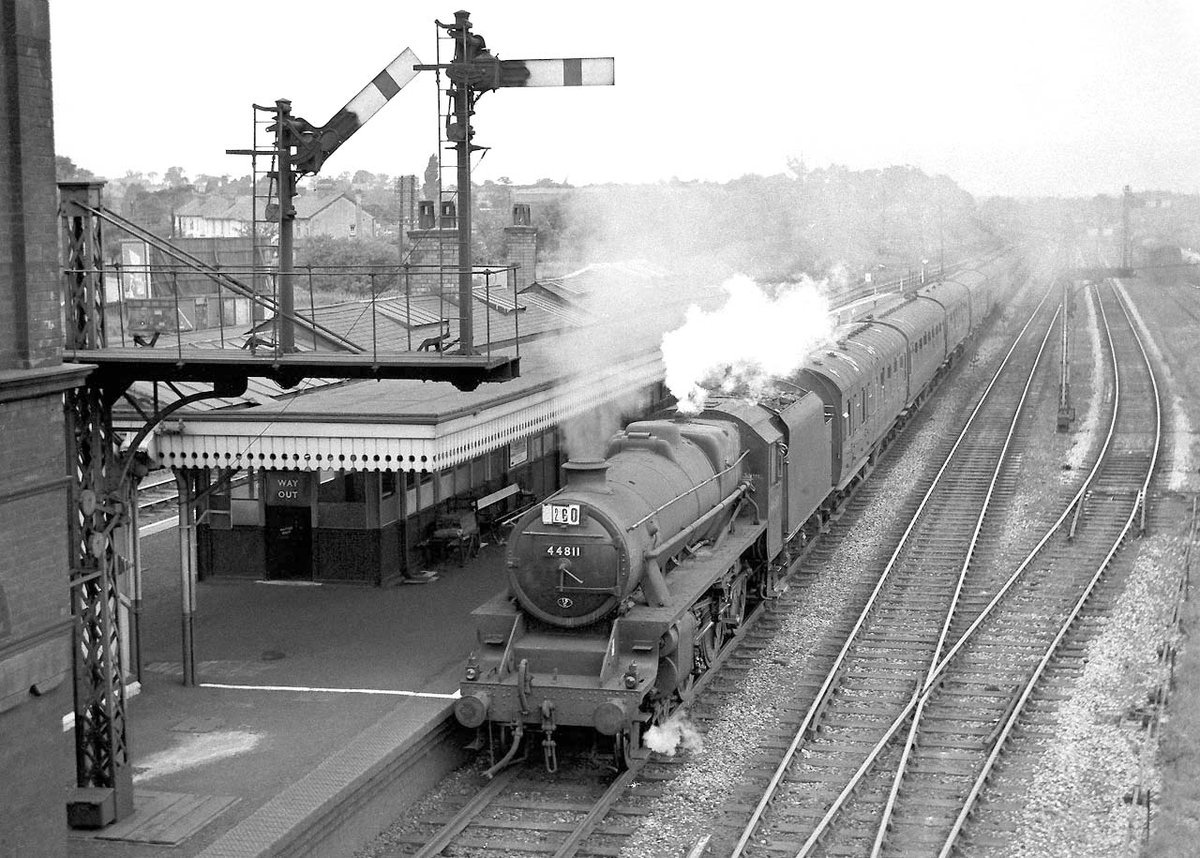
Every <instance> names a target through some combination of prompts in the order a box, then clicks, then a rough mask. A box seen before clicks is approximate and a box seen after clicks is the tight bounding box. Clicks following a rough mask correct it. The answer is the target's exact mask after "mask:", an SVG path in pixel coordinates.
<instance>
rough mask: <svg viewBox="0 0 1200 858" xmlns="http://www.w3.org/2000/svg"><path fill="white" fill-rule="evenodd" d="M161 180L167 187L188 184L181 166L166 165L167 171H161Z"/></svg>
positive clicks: (178, 186)
mask: <svg viewBox="0 0 1200 858" xmlns="http://www.w3.org/2000/svg"><path fill="white" fill-rule="evenodd" d="M163 182H164V183H166V185H167V187H168V188H182V187H185V186H187V185H189V184H190V182H188V177H187V175H186V174H185V173H184V172H183V167H168V168H167V172H165V173H163Z"/></svg>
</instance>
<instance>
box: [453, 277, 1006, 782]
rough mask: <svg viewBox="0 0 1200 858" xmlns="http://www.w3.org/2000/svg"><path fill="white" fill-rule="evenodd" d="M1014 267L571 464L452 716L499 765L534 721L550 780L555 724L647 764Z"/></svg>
mask: <svg viewBox="0 0 1200 858" xmlns="http://www.w3.org/2000/svg"><path fill="white" fill-rule="evenodd" d="M1016 269H1017V266H1016V265H1015V263H1014V261H1013V259H1012V258H1011V257H1003V256H1002V257H998V258H995V259H992V260H990V261H989V262H987V263H984V264H983V265H982V266H981V267H980V268H978V269H976V270H965V271H960V272H958V273H956V274H954V275H952V276H950V277H948V278H947V279H945V280H943V281H941V282H938V283H934V284H930V285H927V286H924V287H922V288H921V289H920V290H918V291H917V292H915V293H913V294H909V295H906V296H904V297H903V298H902V299H899V300H897V301H895V302H893V303H892V304H891V305H889V306H888V307H886V308H884V309H878V308H877V309H876V312H875V315H873V316H870V317H867V318H864V319H862V320H859V321H857V322H855V323H853V324H850V325H847V326H844V327H842V328H840V329H839V330H838V331H837V332H836V335H835V342H832V343H830V344H828V345H827V346H824V347H822V348H821V349H819V350H818V351H816V352H814V353H812V354H810V355H809V356H808V358H807V360H806V361H805V362H804V364H803V366H802V368H801V369H800V370H798V371H797V372H796V373H794V374H793V375H791V376H790V377H788V378H786V379H777V380H775V381H776V383H775V384H774V389H773V391H772V392H771V393H770V394H768V395H767V396H765V397H763V398H761V399H760V401H757V402H751V401H748V400H745V399H739V398H735V397H721V398H718V399H714V400H710V401H709V402H708V403H707V406H706V408H705V410H704V411H703V412H702V413H701V414H699V415H697V416H695V417H681V416H676V417H674V418H670V419H654V420H642V421H637V422H634V423H631V424H629V425H628V426H627V427H626V428H625V430H624V431H622V432H619V433H617V434H616V435H615V436H614V437H613V438H612V439H611V440H610V442H609V445H608V449H607V452H606V459H605V460H603V461H599V460H590V461H571V462H568V463H567V464H566V465H564V466H563V467H564V471H565V476H566V485H565V486H564V487H563V488H562V489H561V490H559V491H558V492H556V493H555V494H553V495H551V496H550V497H549V498H547V499H546V500H545V501H544V502H543V503H542V504H540V505H539V506H536V507H534V508H533V509H531V510H529V511H528V512H526V513H525V515H524V516H522V517H521V518H520V519H519V520H518V521H517V522H516V524H515V525H514V527H513V530H512V535H511V537H510V540H509V546H508V554H507V560H506V565H507V570H508V582H509V583H508V589H507V590H506V591H505V592H502V593H499V594H497V595H496V596H495V597H494V598H492V599H491V600H490V601H488V602H487V603H485V604H484V605H482V606H480V607H479V608H478V609H476V610H475V612H474V617H475V620H476V623H477V627H478V649H476V651H475V652H473V653H472V654H471V657H470V659H469V660H468V663H467V666H466V672H465V679H464V681H463V682H462V687H461V697H460V698H459V700H458V701H457V702H456V704H455V715H456V716H457V718H458V720H459V722H460V723H462V724H463V725H465V726H467V727H480V726H482V725H485V724H486V725H488V727H489V731H488V732H489V737H490V739H491V741H493V742H495V741H497V740H499V741H500V742H501V744H502V745H503V746H506V747H507V753H506V754H505V755H504V757H503V758H502V759H501V760H499V762H497V763H496V765H495V766H493V768H492V770H491V772H493V773H494V772H495V771H497V770H498V769H499V768H501V767H502V766H504V765H506V764H507V763H508V762H509V761H510V760H511V759H512V758H513V756H514V755H515V754H516V751H517V749H518V746H519V745H520V744H521V740H522V737H523V735H524V733H525V732H526V731H528V730H537V731H540V732H541V733H542V734H543V740H542V746H543V750H544V754H545V759H546V765H547V767H548V768H550V769H551V770H553V769H554V767H555V766H556V757H555V753H556V742H555V739H554V734H555V730H556V729H557V728H559V727H584V728H590V729H592V730H594V731H595V732H596V733H598V734H600V735H603V736H608V737H612V741H613V748H614V753H615V754H616V756H617V758H618V761H620V762H625V763H627V762H628V761H629V759H631V758H632V757H633V756H635V755H640V754H643V753H645V751H644V750H643V749H642V729H643V728H644V727H646V726H648V725H649V724H654V723H662V722H663V721H664V720H665V719H666V718H667V717H668V716H669V715H670V713H671V712H673V711H675V709H676V708H677V707H678V706H679V705H681V704H682V703H686V702H688V701H689V700H690V698H691V687H692V684H693V683H694V681H695V679H696V678H697V677H699V676H701V675H702V674H703V673H704V671H706V670H707V669H708V668H709V666H710V665H711V663H712V662H713V660H714V659H715V658H716V657H717V654H718V653H719V651H720V649H721V647H722V646H724V645H725V644H726V643H727V642H728V641H729V640H730V639H731V637H732V636H733V634H734V633H735V632H736V629H737V627H738V626H739V625H740V624H741V623H742V621H743V620H744V618H745V616H746V611H747V607H748V605H750V604H752V603H754V602H755V601H757V600H761V599H766V598H770V597H771V596H772V595H773V593H774V590H775V586H776V583H777V581H778V580H779V579H780V577H781V575H782V574H784V572H785V571H786V569H787V567H788V566H789V565H790V564H791V562H792V560H793V557H794V553H795V552H796V551H797V550H798V549H799V548H800V547H802V546H803V545H804V544H805V543H806V542H807V541H808V540H809V539H811V538H812V537H813V536H815V535H816V533H817V532H818V531H819V530H820V528H821V526H822V524H823V523H824V522H825V521H826V520H827V519H828V517H829V515H830V513H831V512H832V511H833V510H835V509H836V508H837V506H838V504H839V503H840V502H841V501H842V499H843V498H844V497H845V495H846V493H847V492H848V491H849V490H850V489H851V488H852V487H853V486H854V484H855V483H856V482H857V481H859V480H861V479H862V478H863V477H865V475H866V473H867V472H868V471H869V468H870V465H871V464H872V463H873V461H874V458H875V456H877V455H878V454H879V452H880V451H881V450H882V449H883V448H884V447H885V446H886V445H887V444H888V443H889V442H890V441H891V439H892V438H893V437H894V435H895V434H896V432H897V431H899V429H900V428H901V427H902V426H903V424H904V423H905V422H907V420H908V418H909V417H910V416H911V414H912V413H913V412H914V411H915V410H916V409H917V408H918V407H919V406H920V405H921V404H922V403H923V402H924V400H925V398H926V397H927V396H928V395H929V392H930V391H931V390H932V388H933V387H934V386H935V384H936V382H937V380H938V378H939V376H940V375H941V374H942V373H944V372H945V371H946V370H947V369H948V368H949V366H950V365H951V364H952V363H953V362H954V360H955V359H956V358H957V357H958V355H960V354H961V352H962V350H963V347H964V343H965V342H966V340H967V339H968V337H969V336H970V335H971V334H973V333H974V332H975V331H976V330H977V329H978V328H979V327H980V325H981V324H982V323H983V321H984V320H985V319H986V318H987V317H988V316H989V315H990V313H991V312H992V310H993V309H994V308H995V306H996V303H997V298H998V296H999V295H1002V294H1005V293H1006V292H1007V290H1008V288H1009V286H1010V285H1011V284H1012V282H1013V281H1014V279H1015V277H1016V276H1017V275H1016ZM497 732H498V735H497ZM493 749H494V746H493Z"/></svg>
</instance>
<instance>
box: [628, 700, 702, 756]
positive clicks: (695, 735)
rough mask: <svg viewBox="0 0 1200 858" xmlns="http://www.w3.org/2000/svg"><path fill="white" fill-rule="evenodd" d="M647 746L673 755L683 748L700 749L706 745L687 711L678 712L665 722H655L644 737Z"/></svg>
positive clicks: (661, 752)
mask: <svg viewBox="0 0 1200 858" xmlns="http://www.w3.org/2000/svg"><path fill="white" fill-rule="evenodd" d="M642 741H644V742H645V743H646V747H648V748H649V749H650V750H652V751H654V752H655V753H656V754H665V755H666V756H668V757H673V756H675V754H676V753H677V752H678V751H679V750H680V748H682V749H683V750H685V751H699V750H700V749H701V748H702V747H704V738H703V737H702V736H701V735H700V731H699V730H697V729H696V727H695V725H693V724H692V722H691V721H689V720H688V717H687V713H686V712H683V711H682V710H680V711H678V712H676V713H675V714H674V715H672V716H671V717H670V718H668V719H667V720H666V722H665V723H663V724H661V725H660V724H655V725H654V726H653V727H651V728H650V729H649V730H647V731H646V735H645V736H643V737H642Z"/></svg>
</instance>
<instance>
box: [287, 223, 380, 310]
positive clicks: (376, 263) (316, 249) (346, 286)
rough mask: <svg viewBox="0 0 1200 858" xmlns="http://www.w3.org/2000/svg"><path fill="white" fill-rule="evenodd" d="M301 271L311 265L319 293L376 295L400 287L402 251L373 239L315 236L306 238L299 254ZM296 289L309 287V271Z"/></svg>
mask: <svg viewBox="0 0 1200 858" xmlns="http://www.w3.org/2000/svg"><path fill="white" fill-rule="evenodd" d="M296 263H297V265H296V267H297V271H298V272H300V271H301V270H302V269H307V268H308V267H309V266H312V279H311V283H312V285H313V289H314V290H316V291H317V292H325V293H331V292H332V293H334V294H338V293H346V294H358V295H370V294H371V291H372V287H374V292H375V294H376V295H378V294H379V293H381V292H383V291H385V290H387V289H391V288H393V287H395V286H396V285H397V283H398V282H399V279H398V277H397V271H398V269H399V265H400V252H399V249H398V248H397V247H396V246H395V245H394V244H391V243H388V242H383V241H377V240H374V239H361V240H360V239H354V238H334V237H332V236H328V235H315V236H312V237H310V238H307V239H305V241H304V243H303V245H301V246H300V247H299V248H298V252H297V254H296ZM297 280H298V281H300V282H299V283H298V285H297V288H298V289H299V288H307V283H308V282H310V281H309V280H308V277H307V272H303V273H301V277H298V278H297Z"/></svg>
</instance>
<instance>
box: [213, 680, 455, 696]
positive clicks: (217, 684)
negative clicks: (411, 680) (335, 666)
mask: <svg viewBox="0 0 1200 858" xmlns="http://www.w3.org/2000/svg"><path fill="white" fill-rule="evenodd" d="M197 685H199V686H200V687H201V688H225V689H230V690H233V691H292V692H296V691H312V692H328V693H332V694H382V695H387V696H390V697H428V698H430V699H433V700H457V699H458V698H459V697H461V696H462V692H459V691H455V692H454V693H453V694H435V693H433V692H430V691H397V690H395V689H391V688H322V687H320V686H312V685H229V684H227V683H224V682H199V683H197Z"/></svg>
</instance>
